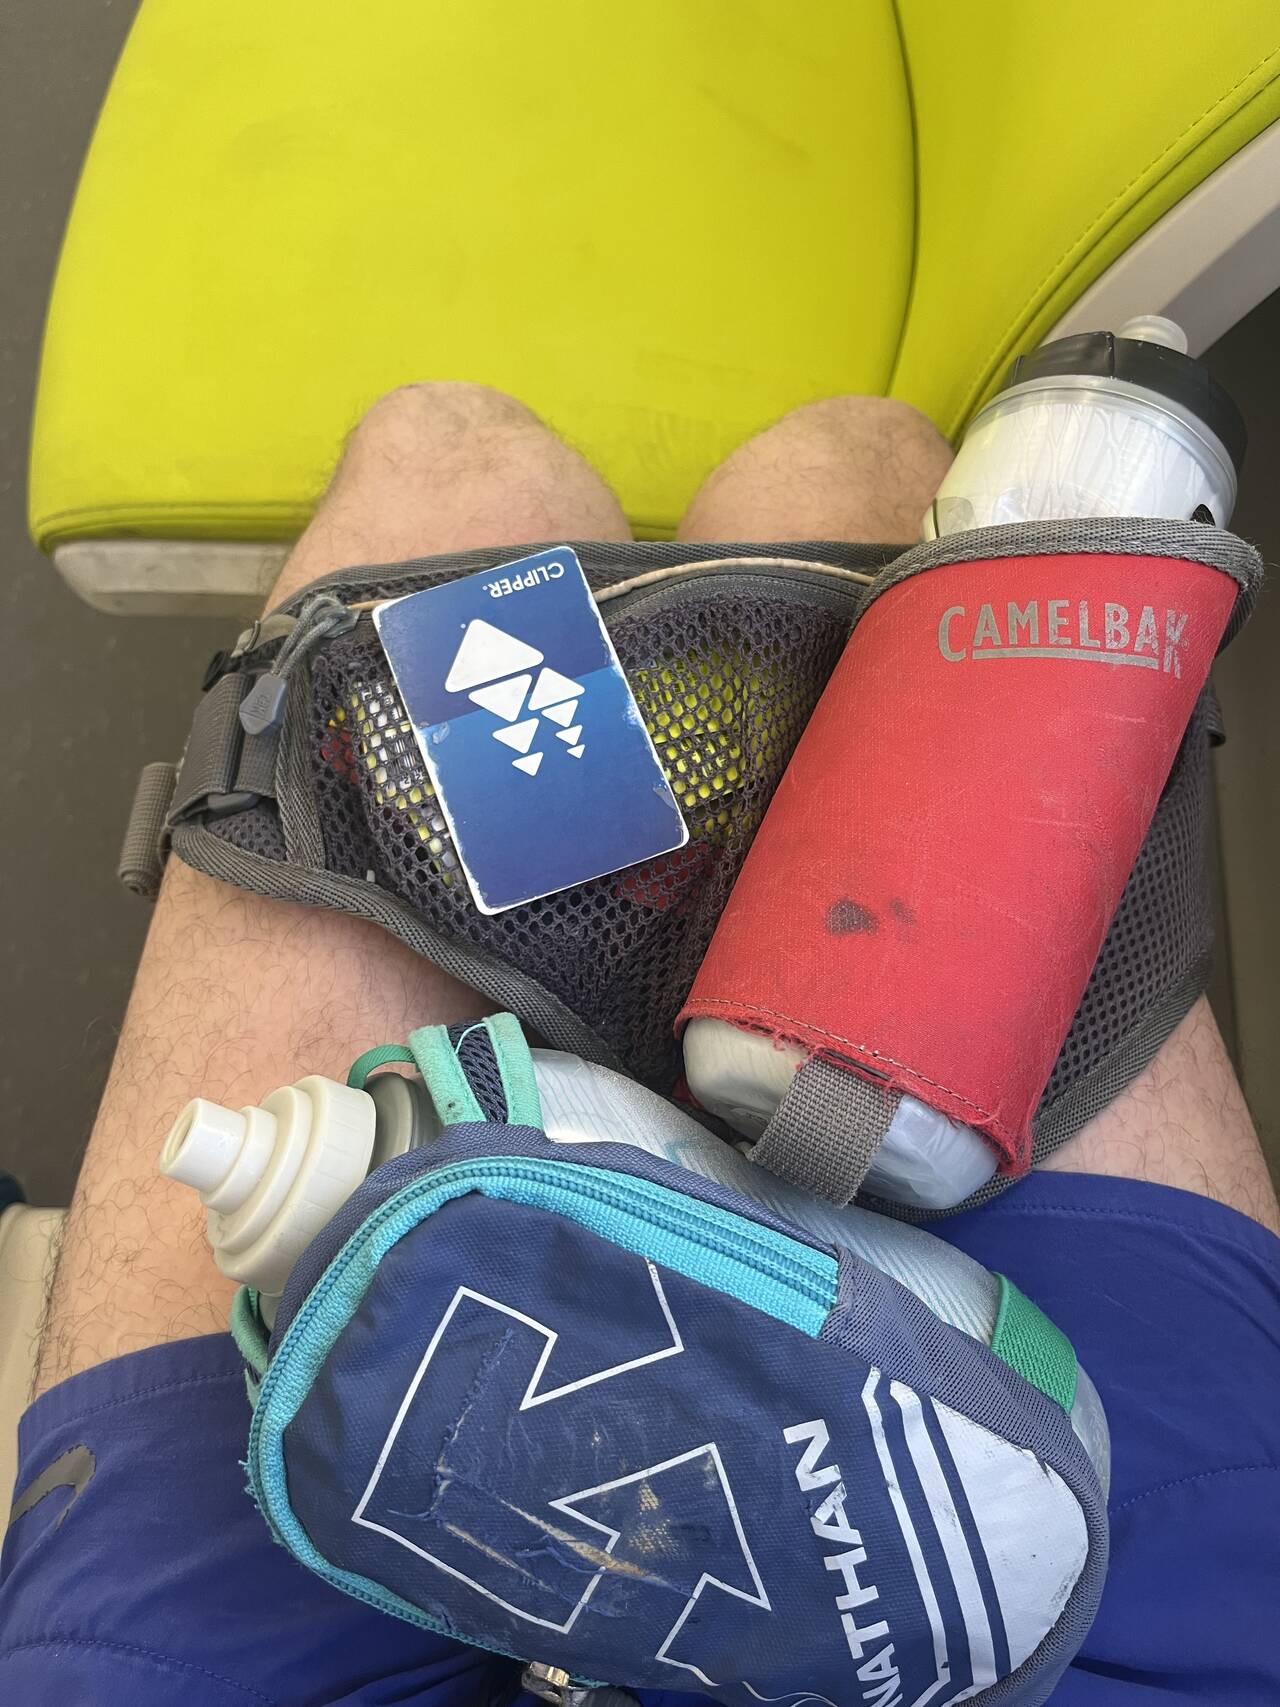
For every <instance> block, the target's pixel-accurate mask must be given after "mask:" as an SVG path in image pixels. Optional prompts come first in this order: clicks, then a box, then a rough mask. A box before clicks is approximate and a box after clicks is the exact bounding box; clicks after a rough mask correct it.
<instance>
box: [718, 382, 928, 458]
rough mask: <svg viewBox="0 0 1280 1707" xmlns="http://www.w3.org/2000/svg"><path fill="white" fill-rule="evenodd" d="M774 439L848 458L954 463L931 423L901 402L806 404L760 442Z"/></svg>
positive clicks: (857, 399)
mask: <svg viewBox="0 0 1280 1707" xmlns="http://www.w3.org/2000/svg"><path fill="white" fill-rule="evenodd" d="M770 436H772V437H773V438H774V439H775V441H776V440H778V439H792V440H795V441H797V443H799V444H801V445H806V446H808V447H809V448H810V449H813V450H819V449H830V450H833V451H835V452H837V453H843V454H846V455H847V454H849V453H850V452H856V451H859V450H863V449H869V450H873V451H876V452H882V453H884V454H886V455H901V454H903V453H904V452H911V453H913V454H914V455H915V456H917V457H919V458H922V459H925V460H928V461H934V462H937V463H938V464H939V465H940V467H941V468H942V469H945V467H946V465H947V464H948V463H949V462H950V460H951V447H950V446H949V445H948V444H947V441H946V440H945V439H944V438H943V436H942V434H941V433H940V432H939V431H938V429H937V428H936V427H935V426H934V424H933V422H932V421H931V420H930V419H929V417H928V416H927V415H925V414H922V413H921V411H920V410H919V409H916V408H914V407H913V406H912V405H911V404H910V403H903V402H901V401H900V400H899V399H898V398H896V397H863V396H858V395H853V394H850V395H848V396H841V397H822V398H819V399H818V400H817V401H816V402H813V403H801V404H800V405H799V406H798V407H797V408H795V409H792V410H789V411H788V413H787V414H785V415H784V416H783V417H782V418H781V420H779V421H778V422H777V423H776V424H775V425H774V426H773V427H771V428H769V429H768V430H767V433H762V434H761V435H760V438H761V439H764V438H766V437H770ZM752 442H756V443H758V442H759V441H758V440H756V441H752Z"/></svg>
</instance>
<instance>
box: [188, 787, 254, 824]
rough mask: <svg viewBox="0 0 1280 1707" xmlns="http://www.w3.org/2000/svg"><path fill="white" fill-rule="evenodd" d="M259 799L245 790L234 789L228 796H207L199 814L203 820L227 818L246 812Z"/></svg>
mask: <svg viewBox="0 0 1280 1707" xmlns="http://www.w3.org/2000/svg"><path fill="white" fill-rule="evenodd" d="M261 799H262V796H261V795H260V794H252V793H250V791H249V790H248V789H247V788H238V789H235V790H233V791H232V792H231V793H230V794H207V795H206V796H205V799H204V804H203V806H201V808H200V813H201V816H203V817H205V818H229V817H230V816H231V815H232V813H233V812H247V811H248V810H249V808H250V807H251V806H256V805H257V804H258V802H259V801H260V800H261Z"/></svg>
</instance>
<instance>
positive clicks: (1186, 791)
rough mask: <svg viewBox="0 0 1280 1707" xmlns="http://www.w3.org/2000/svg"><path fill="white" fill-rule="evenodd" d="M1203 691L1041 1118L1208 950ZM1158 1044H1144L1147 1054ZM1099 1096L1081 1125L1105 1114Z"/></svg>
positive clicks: (1209, 723)
mask: <svg viewBox="0 0 1280 1707" xmlns="http://www.w3.org/2000/svg"><path fill="white" fill-rule="evenodd" d="M1216 728H1217V709H1216V705H1215V703H1214V699H1213V690H1212V688H1207V689H1206V690H1205V692H1204V693H1203V694H1202V695H1201V697H1200V700H1199V702H1198V703H1197V705H1196V709H1195V711H1194V713H1193V714H1192V718H1191V722H1190V724H1189V726H1188V728H1187V733H1186V735H1185V736H1184V737H1183V741H1182V745H1181V747H1180V748H1179V749H1178V756H1177V758H1176V759H1175V760H1174V763H1173V769H1172V770H1171V771H1170V773H1169V780H1168V782H1167V783H1166V784H1165V789H1164V793H1163V795H1162V796H1161V798H1160V804H1159V806H1158V807H1157V808H1156V813H1155V817H1154V818H1153V819H1152V821H1151V828H1150V829H1149V830H1148V831H1147V837H1146V840H1145V841H1144V842H1143V844H1142V848H1141V850H1140V851H1139V854H1138V858H1137V861H1136V862H1135V864H1134V867H1133V870H1132V872H1131V873H1130V875H1129V881H1128V883H1127V884H1126V885H1125V890H1124V894H1123V895H1122V896H1121V898H1120V905H1119V907H1118V908H1117V909H1116V915H1115V918H1114V919H1113V920H1112V921H1111V928H1110V930H1109V931H1108V932H1107V936H1106V940H1105V941H1104V943H1103V945H1102V951H1101V953H1100V954H1099V955H1098V959H1097V962H1096V964H1095V966H1094V968H1093V973H1092V976H1091V977H1090V979H1089V983H1088V986H1087V987H1086V989H1085V993H1084V996H1083V997H1082V998H1081V1002H1080V1006H1079V1008H1078V1009H1077V1010H1076V1016H1075V1018H1074V1020H1073V1021H1072V1022H1071V1030H1070V1031H1069V1032H1068V1034H1067V1040H1066V1042H1065V1043H1064V1044H1063V1046H1062V1052H1061V1054H1060V1055H1059V1056H1058V1059H1057V1061H1056V1063H1055V1064H1054V1069H1053V1072H1052V1074H1051V1075H1050V1078H1049V1083H1048V1084H1047V1086H1046V1087H1045V1091H1044V1095H1043V1097H1042V1098H1041V1101H1040V1110H1041V1113H1043V1112H1044V1111H1045V1110H1047V1109H1048V1108H1050V1107H1051V1106H1052V1105H1053V1104H1054V1103H1055V1102H1057V1101H1058V1099H1059V1098H1060V1097H1062V1096H1063V1094H1064V1093H1065V1092H1066V1091H1067V1090H1068V1089H1070V1087H1071V1086H1072V1085H1075V1084H1077V1083H1078V1082H1079V1081H1080V1080H1082V1079H1084V1078H1085V1077H1087V1076H1088V1075H1090V1074H1093V1073H1095V1072H1096V1071H1097V1069H1098V1068H1099V1067H1101V1065H1102V1064H1103V1063H1104V1062H1105V1061H1106V1060H1107V1058H1108V1057H1109V1056H1110V1055H1111V1054H1112V1053H1113V1052H1114V1051H1115V1049H1116V1048H1117V1047H1118V1046H1119V1044H1120V1043H1121V1042H1122V1041H1124V1040H1125V1039H1126V1038H1130V1037H1131V1036H1132V1035H1133V1034H1134V1033H1135V1032H1137V1031H1138V1030H1139V1029H1140V1028H1141V1026H1142V1024H1143V1022H1144V1020H1145V1019H1146V1017H1147V1015H1148V1014H1149V1013H1150V1012H1151V1010H1152V1008H1153V1007H1154V1006H1155V1005H1156V1003H1157V1001H1158V999H1159V998H1160V997H1161V996H1163V995H1164V994H1165V993H1166V992H1167V991H1169V990H1170V989H1172V988H1173V987H1174V986H1175V985H1176V984H1178V982H1179V981H1180V980H1183V979H1186V978H1187V977H1188V975H1189V974H1191V973H1192V972H1194V971H1195V969H1196V968H1197V967H1198V966H1202V965H1203V964H1204V963H1205V962H1206V961H1207V959H1208V955H1209V951H1210V948H1211V947H1212V943H1213V920H1212V918H1211V916H1210V911H1209V884H1208V877H1207V873H1206V869H1205V859H1206V853H1207V846H1206V841H1207V837H1206V830H1207V824H1208V814H1209V783H1210V777H1209V748H1210V744H1211V740H1212V737H1213V732H1214V730H1215V729H1216ZM1163 1041H1164V1038H1163V1035H1161V1036H1156V1037H1154V1038H1153V1041H1152V1047H1151V1050H1150V1051H1149V1054H1148V1057H1147V1058H1148V1059H1149V1058H1150V1055H1151V1054H1154V1053H1155V1050H1156V1049H1157V1048H1158V1047H1159V1045H1160V1044H1161V1043H1162V1042H1163ZM1113 1094H1114V1093H1113V1092H1112V1091H1111V1090H1110V1089H1109V1088H1108V1089H1107V1090H1106V1092H1105V1094H1103V1096H1102V1099H1101V1101H1100V1102H1097V1104H1096V1106H1093V1105H1091V1106H1090V1107H1088V1109H1087V1110H1085V1111H1082V1118H1081V1119H1080V1120H1079V1121H1078V1122H1077V1124H1079V1125H1083V1124H1084V1121H1085V1120H1087V1119H1089V1118H1091V1116H1092V1115H1093V1114H1095V1113H1097V1112H1099V1110H1100V1109H1102V1108H1105V1107H1106V1105H1107V1103H1108V1102H1110V1101H1111V1098H1112V1095H1113Z"/></svg>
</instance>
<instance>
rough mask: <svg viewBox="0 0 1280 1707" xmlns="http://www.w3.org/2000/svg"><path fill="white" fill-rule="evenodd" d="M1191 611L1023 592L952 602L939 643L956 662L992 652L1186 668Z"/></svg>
mask: <svg viewBox="0 0 1280 1707" xmlns="http://www.w3.org/2000/svg"><path fill="white" fill-rule="evenodd" d="M1186 627H1187V613H1186V611H1177V610H1166V611H1164V612H1163V615H1162V616H1161V615H1160V614H1158V613H1157V611H1156V608H1155V606H1154V605H1143V606H1142V608H1141V609H1140V610H1137V609H1135V610H1131V609H1130V608H1129V606H1128V605H1121V604H1113V603H1112V602H1111V601H1110V600H1107V601H1105V602H1103V603H1100V604H1091V602H1090V601H1089V600H1088V599H1028V601H1027V602H1026V604H1024V605H1020V604H1019V603H1018V602H1017V600H1016V599H1010V600H1009V601H1008V603H1007V604H990V605H979V606H978V608H977V610H976V611H974V610H972V609H971V608H970V607H968V606H966V605H950V606H949V607H948V608H947V609H946V610H944V611H943V613H942V616H941V618H940V619H939V622H938V650H939V652H941V654H942V656H943V657H944V658H945V659H946V660H947V662H948V663H949V664H961V663H964V662H965V661H966V660H972V661H973V662H975V663H976V662H977V661H978V660H979V659H986V658H1066V659H1070V660H1073V661H1075V662H1076V663H1092V664H1135V665H1137V666H1138V667H1139V668H1140V669H1144V670H1162V671H1163V672H1164V673H1165V674H1166V675H1173V676H1181V675H1182V659H1181V655H1180V651H1179V648H1180V647H1181V645H1182V637H1183V635H1184V634H1185V632H1186Z"/></svg>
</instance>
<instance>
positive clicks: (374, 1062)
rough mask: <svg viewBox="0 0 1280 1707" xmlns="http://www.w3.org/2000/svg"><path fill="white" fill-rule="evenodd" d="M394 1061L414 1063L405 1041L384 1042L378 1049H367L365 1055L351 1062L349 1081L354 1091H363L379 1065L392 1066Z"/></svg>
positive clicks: (408, 1064) (406, 1063)
mask: <svg viewBox="0 0 1280 1707" xmlns="http://www.w3.org/2000/svg"><path fill="white" fill-rule="evenodd" d="M392 1062H404V1063H405V1065H406V1066H412V1065H413V1056H412V1055H411V1054H410V1053H409V1051H408V1050H407V1049H406V1048H405V1046H404V1044H403V1043H382V1044H379V1046H378V1048H376V1049H366V1050H365V1052H364V1054H363V1055H361V1056H359V1057H358V1058H357V1059H356V1060H354V1061H353V1062H352V1063H351V1070H350V1072H348V1074H347V1083H348V1084H349V1085H350V1086H351V1089H352V1090H353V1091H362V1090H363V1089H364V1087H365V1084H366V1083H367V1081H368V1078H369V1075H370V1074H371V1073H376V1072H377V1070H378V1068H379V1067H387V1066H390V1065H391V1063H392Z"/></svg>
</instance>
